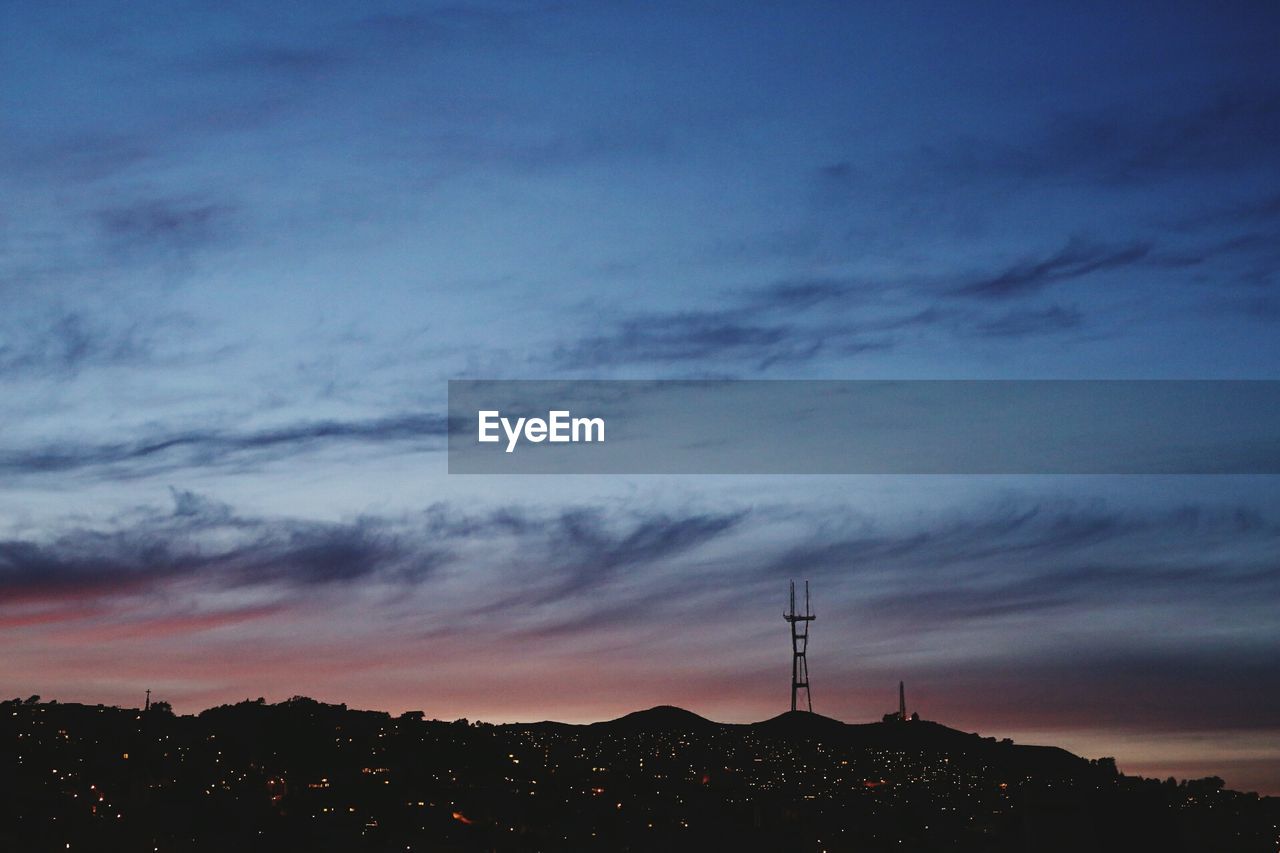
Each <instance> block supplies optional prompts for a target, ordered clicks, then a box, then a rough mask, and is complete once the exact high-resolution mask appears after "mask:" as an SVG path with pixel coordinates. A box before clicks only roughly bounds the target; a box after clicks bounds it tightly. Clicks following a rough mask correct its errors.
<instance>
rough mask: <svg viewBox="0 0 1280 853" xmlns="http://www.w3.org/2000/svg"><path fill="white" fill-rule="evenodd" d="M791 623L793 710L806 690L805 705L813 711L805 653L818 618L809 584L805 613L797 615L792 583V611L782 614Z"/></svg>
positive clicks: (806, 590)
mask: <svg viewBox="0 0 1280 853" xmlns="http://www.w3.org/2000/svg"><path fill="white" fill-rule="evenodd" d="M782 618H783V619H785V620H787V621H788V622H790V623H791V710H793V711H794V710H796V696H797V694H799V693H800V691H801V689H803V690H804V700H805V704H806V705H808V707H809V711H810V712H812V711H813V697H812V696H811V695H810V694H809V664H808V663H806V662H805V656H804V653H805V651H806V650H807V649H808V647H809V623H810V622H812V621H813V620H814V619H817V618H818V617H817V616H814V615H813V613H812V612H810V610H809V582H808V581H805V582H804V613H796V582H795V581H792V582H791V610H790V611H789V612H787V613H783V614H782Z"/></svg>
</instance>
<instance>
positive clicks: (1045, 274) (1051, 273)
mask: <svg viewBox="0 0 1280 853" xmlns="http://www.w3.org/2000/svg"><path fill="white" fill-rule="evenodd" d="M1151 249H1152V246H1151V244H1150V243H1129V244H1126V245H1118V246H1111V245H1102V244H1096V243H1090V242H1088V241H1086V240H1083V239H1080V238H1072V239H1071V240H1069V241H1068V242H1067V244H1066V245H1065V246H1063V247H1062V248H1061V249H1059V250H1058V251H1057V252H1055V253H1053V254H1052V255H1050V256H1048V257H1043V258H1028V259H1026V260H1023V261H1019V262H1018V263H1016V264H1013V265H1012V266H1009V267H1007V268H1005V269H1003V270H1001V271H999V272H997V273H995V274H993V275H984V276H979V277H977V278H975V279H973V280H971V281H969V282H967V283H965V284H962V285H961V286H959V287H957V288H955V289H954V290H952V291H951V295H953V296H966V297H973V298H976V299H1008V298H1010V297H1014V296H1023V295H1026V294H1031V293H1037V292H1039V291H1040V290H1043V289H1044V288H1045V287H1047V286H1049V285H1050V284H1054V283H1056V282H1061V281H1069V280H1071V279H1077V278H1083V277H1084V276H1087V275H1089V274H1090V273H1095V272H1101V271H1105V270H1113V269H1118V268H1121V267H1127V266H1132V265H1133V264H1136V263H1138V262H1139V261H1142V260H1143V259H1144V258H1146V257H1147V256H1148V255H1150V254H1151Z"/></svg>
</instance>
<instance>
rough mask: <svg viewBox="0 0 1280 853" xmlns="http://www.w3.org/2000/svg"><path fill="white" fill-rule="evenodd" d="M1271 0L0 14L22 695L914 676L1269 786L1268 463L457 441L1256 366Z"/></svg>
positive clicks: (359, 692)
mask: <svg viewBox="0 0 1280 853" xmlns="http://www.w3.org/2000/svg"><path fill="white" fill-rule="evenodd" d="M1278 50H1280V7H1277V6H1276V4H1274V3H1265V2H1257V3H1226V4H1223V3H1214V4H1208V3H1173V2H1170V3H1161V4H1154V5H1153V4H1137V3H1133V4H1127V3H1071V4H1061V5H1059V6H1056V7H1054V6H1050V5H1049V4H1022V3H990V4H981V5H980V6H973V5H972V4H969V5H964V6H961V5H956V6H953V7H948V6H945V5H940V4H916V3H898V4H892V5H891V6H889V5H885V4H879V5H872V4H865V5H862V4H846V3H829V4H821V3H805V2H786V3H775V2H762V3H750V2H743V0H735V2H731V3H729V2H726V3H713V2H707V3H674V4H673V3H661V2H648V3H618V2H584V3H574V2H563V3H559V2H558V3H547V4H542V3H504V2H492V3H467V2H459V3H444V4H436V3H428V2H422V3H386V2H378V1H377V0H372V1H371V2H361V3H346V4H343V3H332V2H314V1H313V2H306V3H270V4H263V3H238V2H218V3H182V2H177V3H175V2H165V3H149V2H129V3H110V2H94V3H76V2H66V3H57V4H30V3H19V2H12V0H0V81H3V82H2V83H0V198H2V199H3V203H2V205H0V641H2V642H3V649H4V653H3V655H0V694H3V695H5V696H18V695H21V696H27V695H30V694H33V693H38V694H41V695H43V696H45V697H46V698H57V699H59V700H61V701H83V702H104V703H109V704H122V705H136V704H139V703H140V702H141V699H142V695H143V691H144V690H145V689H147V688H150V689H152V691H153V695H155V696H156V697H157V698H163V699H166V700H168V701H170V702H172V703H173V705H174V707H175V709H176V710H177V711H178V712H180V713H190V712H195V711H198V710H200V709H202V708H205V707H208V706H210V705H213V704H218V703H222V702H230V701H238V700H240V699H244V698H253V697H257V696H264V697H266V698H268V699H269V700H271V701H278V700H281V699H285V698H288V697H289V696H291V695H294V694H304V695H310V696H313V697H315V698H318V699H322V700H325V701H332V702H345V703H347V704H349V705H351V706H354V707H365V708H377V709H385V710H390V711H395V712H398V711H402V710H408V709H422V710H424V711H425V712H426V713H427V715H428V716H429V717H439V718H442V719H453V718H455V717H464V716H465V717H468V718H471V719H485V720H491V721H504V720H536V719H544V718H552V719H560V720H566V721H571V722H578V721H588V720H597V719H604V718H609V717H614V716H619V715H621V714H622V713H626V712H628V711H631V710H635V709H637V708H643V707H649V706H652V705H657V704H663V703H667V704H677V705H681V706H683V707H686V708H689V709H690V710H693V711H695V712H698V713H701V714H703V715H704V716H708V717H711V718H713V719H718V720H724V721H748V720H758V719H763V718H766V717H769V716H772V715H774V714H775V713H777V712H779V711H781V710H785V708H786V707H787V705H788V702H789V678H790V644H789V640H788V635H787V627H786V624H785V623H784V622H783V621H782V620H781V618H780V615H781V611H782V609H783V608H784V606H785V599H786V585H787V581H788V580H790V579H793V578H794V579H798V580H803V579H805V578H807V579H809V580H810V581H811V583H812V586H813V595H814V607H815V610H816V612H817V614H818V620H817V621H816V622H815V623H814V625H813V629H812V640H811V644H810V656H809V663H810V671H811V679H812V685H813V699H814V708H815V710H817V711H819V712H821V713H824V714H828V715H830V716H835V717H839V718H841V719H845V720H850V721H866V720H872V719H879V717H880V715H881V714H883V713H884V712H885V711H888V710H892V709H895V708H896V704H895V702H896V695H895V689H896V686H897V682H898V681H899V680H905V681H906V684H907V701H908V705H909V706H910V708H911V709H913V710H919V712H920V713H921V715H922V716H924V717H926V718H928V719H935V720H938V721H940V722H944V723H947V724H949V725H952V726H954V727H956V728H961V729H963V730H966V731H980V732H982V733H983V734H988V735H994V736H998V737H1005V736H1010V737H1014V738H1015V739H1017V740H1019V741H1024V740H1026V741H1034V742H1041V743H1053V744H1057V745H1061V746H1065V747H1067V748H1070V749H1073V750H1074V751H1076V752H1079V753H1081V754H1083V755H1086V756H1088V757H1098V756H1105V755H1113V756H1115V757H1116V758H1117V759H1118V762H1119V765H1120V767H1121V769H1122V770H1125V771H1127V772H1133V773H1143V774H1147V775H1158V776H1161V777H1163V776H1168V775H1177V776H1179V777H1184V776H1204V775H1210V774H1216V775H1220V776H1223V777H1224V778H1225V779H1226V780H1227V783H1228V784H1229V785H1231V786H1233V787H1237V788H1243V789H1249V790H1255V789H1256V790H1261V791H1264V792H1270V793H1275V794H1280V565H1278V564H1277V555H1280V482H1277V478H1275V477H1268V476H1222V477H1211V476H1198V477H1197V476H1186V477H1175V476H1160V477H1155V476H1149V477H1137V476H1130V477H1122V476H1115V477H1105V476H1089V477H1069V476H1063V477H1047V476H1039V477H1029V476H1023V477H1015V476H1009V477H978V476H954V477H940V476H939V477H933V476H929V477H926V476H900V477H889V476H827V477H823V476H813V477H800V476H774V477H766V476H720V477H711V476H701V477H692V476H634V477H623V476H611V477H592V476H548V477H467V476H458V475H452V476H451V475H449V474H448V473H447V467H446V458H445V454H444V449H445V442H444V428H445V420H446V418H445V415H446V411H445V397H446V382H447V380H449V379H458V378H471V379H506V378H516V379H519V378H538V379H574V378H577V379H585V378H589V379H615V378H616V379H621V378H632V379H634V378H642V379H685V378H742V379H757V378H759V379H782V378H805V379H815V378H818V379H901V378H921V379H959V378H963V379H1118V378H1123V379H1277V378H1280V334H1277V329H1278V327H1280V274H1278V269H1280V155H1277V153H1276V152H1278V151H1280V77H1277V75H1276V73H1275V72H1276V61H1275V56H1276V55H1277V52H1278Z"/></svg>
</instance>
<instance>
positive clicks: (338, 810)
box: [0, 696, 1280, 853]
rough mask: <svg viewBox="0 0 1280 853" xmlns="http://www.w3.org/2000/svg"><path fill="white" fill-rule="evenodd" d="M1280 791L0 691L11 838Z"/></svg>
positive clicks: (976, 845) (804, 736)
mask: <svg viewBox="0 0 1280 853" xmlns="http://www.w3.org/2000/svg"><path fill="white" fill-rule="evenodd" d="M1278 823H1280V801H1277V800H1276V799H1273V798H1259V797H1257V796H1256V795H1250V794H1239V793H1236V792H1233V791H1227V790H1224V786H1223V783H1222V780H1221V779H1217V778H1216V777H1209V778H1206V779H1199V780H1190V781H1184V782H1182V783H1177V782H1172V781H1165V782H1161V781H1159V780H1154V779H1142V778H1140V777H1130V776H1124V775H1123V774H1120V773H1118V772H1117V770H1116V767H1115V764H1114V762H1112V761H1109V760H1106V759H1100V760H1098V761H1086V760H1085V759H1083V758H1079V757H1078V756H1075V755H1072V754H1071V753H1069V752H1067V751H1065V750H1062V749H1057V748H1055V747H1047V746H1022V745H1017V744H1014V743H1012V742H1011V741H997V740H995V739H994V738H989V737H980V736H978V735H976V734H970V733H965V732H960V731H957V730H955V729H951V728H948V727H947V726H944V725H941V724H938V723H933V722H929V721H924V720H911V721H893V722H879V723H866V724H847V723H843V722H841V721H839V720H834V719H831V718H830V717H824V716H822V715H820V714H810V713H803V712H802V713H786V714H781V715H779V716H777V717H773V718H771V719H768V720H763V721H761V722H758V723H747V724H729V723H717V722H714V721H711V720H708V719H706V718H705V717H701V716H699V715H698V714H694V713H692V712H690V711H686V710H684V709H682V708H675V707H671V706H659V707H656V708H650V709H648V710H644V711H637V712H635V713H632V714H627V715H625V716H622V717H619V718H618V719H615V720H609V721H606V722H601V723H594V724H590V725H570V724H565V723H557V722H550V721H547V722H541V723H517V724H508V725H502V726H493V725H489V724H486V723H472V722H468V721H466V720H454V721H452V722H446V721H441V720H430V719H426V718H425V714H423V713H422V712H410V713H406V714H402V715H401V716H399V717H392V716H391V715H390V714H387V713H383V712H378V711H359V710H352V709H349V708H347V707H346V706H345V705H331V704H326V703H323V702H317V701H315V700H312V699H308V698H306V697H301V696H295V697H293V698H292V699H289V700H287V701H285V702H280V703H277V704H269V703H266V702H265V701H263V700H257V701H246V702H241V703H238V704H235V705H223V706H219V707H217V708H210V709H208V710H206V711H204V712H202V713H200V714H198V715H194V716H191V715H188V716H177V715H174V714H173V713H171V712H170V711H169V710H168V708H167V706H164V707H162V708H161V709H153V710H151V711H149V712H143V711H139V710H137V709H134V708H114V707H107V706H101V705H99V706H85V705H77V704H67V705H62V704H58V703H52V702H51V703H42V702H39V701H38V699H37V698H36V697H32V699H30V700H27V701H20V700H13V701H9V702H3V703H0V850H4V851H8V850H32V851H36V850H54V849H57V850H64V849H72V850H79V849H88V850H121V851H125V850H153V849H160V850H169V851H190V853H197V851H198V852H199V853H204V851H209V853H214V851H217V853H222V851H226V850H243V851H245V853H250V851H255V850H263V851H267V850H308V851H314V853H329V851H343V853H348V851H368V853H383V851H392V850H397V851H403V850H406V849H411V850H419V849H431V850H450V851H457V850H486V851H489V850H499V851H511V853H517V851H520V853H523V851H530V850H547V851H551V850H559V851H578V850H598V851H606V850H607V851H617V850H657V849H666V850H684V849H706V848H708V847H720V848H723V849H727V850H779V849H806V850H816V849H828V850H833V851H834V850H847V851H854V850H857V851H863V850H872V851H885V850H893V851H898V853H901V851H919V853H926V851H936V850H949V851H971V852H972V853H1015V851H1025V850H1036V851H1063V853H1065V852H1066V851H1072V853H1075V851H1079V850H1092V851H1115V853H1120V851H1132V850H1148V849H1151V850H1154V849H1159V850H1167V851H1185V853H1191V851H1196V853H1199V851H1206V850H1212V851H1215V853H1228V851H1241V853H1251V851H1254V850H1258V851H1263V850H1265V851H1269V853H1274V851H1275V831H1274V827H1275V825H1276V824H1278Z"/></svg>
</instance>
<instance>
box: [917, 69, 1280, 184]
mask: <svg viewBox="0 0 1280 853" xmlns="http://www.w3.org/2000/svg"><path fill="white" fill-rule="evenodd" d="M1168 103H1173V104H1180V105H1185V107H1183V108H1182V109H1179V110H1169V109H1160V108H1159V107H1153V105H1152V104H1151V103H1144V104H1139V105H1129V106H1127V107H1124V108H1121V107H1115V108H1109V109H1106V110H1100V111H1096V112H1090V113H1075V114H1064V115H1060V116H1057V117H1056V118H1054V119H1052V120H1050V121H1049V122H1047V123H1046V124H1045V126H1044V127H1043V129H1042V130H1041V131H1040V132H1039V133H1037V134H1035V135H1033V136H1032V138H1030V139H1029V140H1027V141H1026V142H1025V143H1008V142H997V141H991V140H982V141H976V140H970V141H964V142H957V143H955V144H953V145H952V146H950V147H934V148H930V149H929V150H928V151H927V152H926V160H928V161H929V162H931V163H932V164H933V166H934V168H933V169H932V170H931V173H936V174H937V175H939V176H940V177H943V178H944V179H947V180H952V181H956V180H959V181H970V180H974V179H975V178H1000V177H1004V178H1007V179H1010V180H1017V181H1028V180H1035V181H1048V182H1055V183H1056V182H1071V183H1073V184H1078V183H1080V182H1082V181H1084V182H1091V183H1094V184H1097V185H1102V186H1105V187H1122V186H1133V185H1145V184H1154V183H1158V182H1163V181H1167V180H1172V179H1184V178H1187V177H1192V176H1199V175H1215V174H1221V173H1229V172H1247V171H1251V170H1255V169H1257V168H1259V167H1260V166H1263V167H1265V166H1267V165H1268V164H1270V163H1272V161H1273V158H1272V154H1273V152H1274V151H1275V150H1276V149H1277V148H1280V90H1275V89H1254V90H1249V89H1237V90H1233V91H1231V92H1227V93H1220V94H1217V95H1215V96H1210V97H1208V98H1204V99H1200V100H1199V101H1198V102H1197V101H1195V100H1191V101H1188V99H1186V98H1174V99H1170V100H1169V101H1168Z"/></svg>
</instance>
